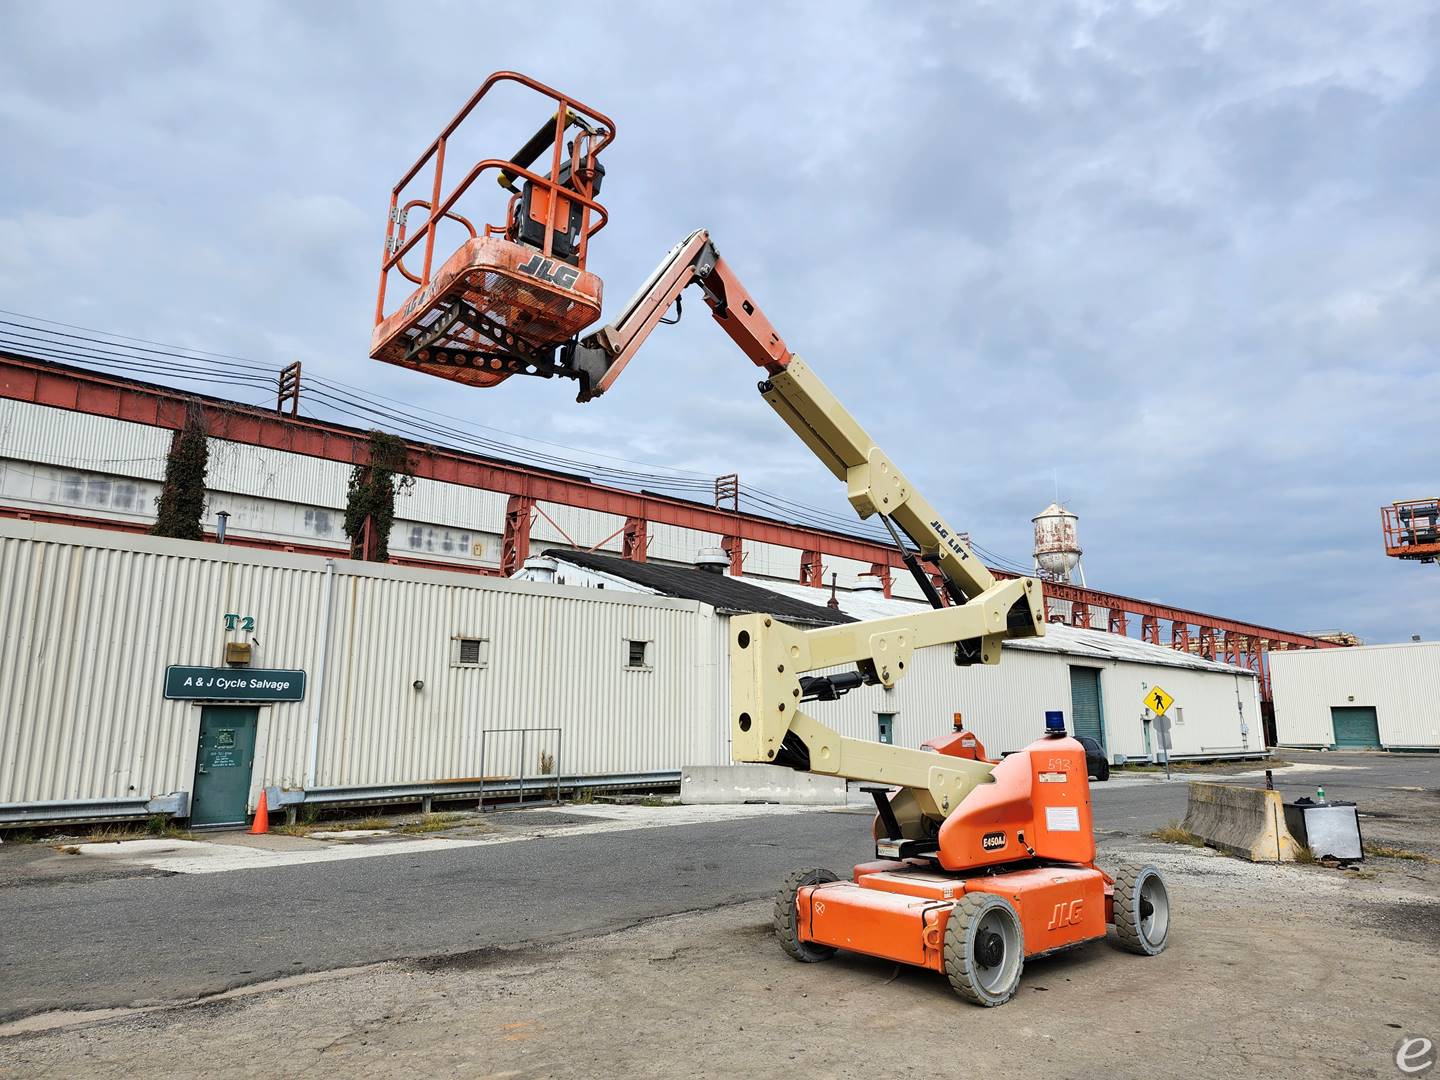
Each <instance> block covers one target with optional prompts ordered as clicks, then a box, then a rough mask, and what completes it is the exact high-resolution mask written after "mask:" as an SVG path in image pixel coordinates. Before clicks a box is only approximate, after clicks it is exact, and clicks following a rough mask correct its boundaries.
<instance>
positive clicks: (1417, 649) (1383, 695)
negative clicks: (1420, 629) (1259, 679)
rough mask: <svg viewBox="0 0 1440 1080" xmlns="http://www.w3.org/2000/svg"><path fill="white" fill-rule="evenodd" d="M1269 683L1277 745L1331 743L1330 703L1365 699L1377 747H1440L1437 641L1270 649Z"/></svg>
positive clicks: (1354, 702) (1439, 656) (1348, 703)
mask: <svg viewBox="0 0 1440 1080" xmlns="http://www.w3.org/2000/svg"><path fill="white" fill-rule="evenodd" d="M1270 681H1271V687H1272V690H1273V692H1274V697H1275V727H1276V734H1277V736H1278V737H1279V740H1280V742H1281V743H1293V744H1315V745H1330V744H1331V743H1333V742H1334V731H1333V728H1332V724H1331V719H1330V709H1331V707H1332V706H1342V707H1343V706H1351V705H1370V706H1373V707H1374V709H1375V715H1376V719H1377V721H1378V724H1379V730H1380V742H1381V744H1382V745H1384V746H1405V747H1410V746H1413V747H1440V708H1437V706H1436V704H1435V703H1436V702H1437V701H1440V642H1435V641H1422V642H1404V643H1400V644H1395V645H1361V646H1356V647H1352V648H1342V649H1302V650H1293V651H1292V650H1282V651H1276V652H1272V653H1270ZM1352 699H1353V700H1352Z"/></svg>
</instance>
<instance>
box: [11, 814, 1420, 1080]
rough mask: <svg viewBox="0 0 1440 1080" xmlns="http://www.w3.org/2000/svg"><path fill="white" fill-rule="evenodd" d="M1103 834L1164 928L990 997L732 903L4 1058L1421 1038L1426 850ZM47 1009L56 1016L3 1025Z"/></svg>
mask: <svg viewBox="0 0 1440 1080" xmlns="http://www.w3.org/2000/svg"><path fill="white" fill-rule="evenodd" d="M1122 854H1123V855H1124V856H1126V857H1128V858H1131V859H1136V860H1141V859H1143V860H1148V861H1152V862H1154V863H1155V864H1156V865H1158V866H1160V867H1161V868H1162V870H1164V871H1165V873H1166V874H1167V876H1168V877H1169V879H1170V882H1171V888H1172V894H1173V896H1174V900H1175V912H1176V916H1175V917H1176V923H1175V926H1174V928H1173V930H1172V936H1171V944H1170V948H1169V949H1168V950H1167V951H1166V952H1165V953H1164V954H1162V955H1161V956H1159V957H1155V958H1140V957H1135V956H1131V955H1128V954H1125V953H1121V952H1119V951H1118V950H1116V949H1114V948H1112V947H1110V946H1109V945H1107V944H1103V943H1095V944H1092V945H1088V946H1084V947H1082V948H1080V949H1077V950H1074V951H1072V952H1070V953H1067V954H1062V955H1060V956H1057V957H1052V958H1048V959H1044V960H1039V961H1035V962H1032V963H1031V964H1030V965H1029V966H1028V967H1027V969H1026V972H1025V977H1024V982H1023V985H1022V989H1021V992H1020V995H1019V996H1018V997H1017V998H1016V999H1015V1000H1014V1001H1012V1002H1011V1003H1010V1004H1008V1005H1005V1006H1003V1007H1001V1008H999V1009H992V1010H986V1009H978V1008H975V1007H972V1006H969V1005H966V1004H965V1003H963V1002H961V1001H960V1000H959V999H958V998H956V997H955V996H954V995H953V994H952V993H951V991H950V989H949V987H948V985H947V984H946V982H945V980H944V979H943V978H942V977H940V976H938V975H934V974H932V973H927V972H923V971H919V970H915V969H910V968H904V967H898V968H897V966H896V965H893V964H888V963H882V962H879V961H874V960H870V959H868V958H863V957H855V956H849V957H847V956H844V955H843V954H842V956H840V957H837V958H836V959H834V960H832V961H830V962H828V963H822V964H814V965H802V964H797V963H794V962H793V961H791V960H789V959H787V958H786V957H785V956H784V955H783V954H781V952H780V950H779V948H778V947H777V946H776V944H775V942H774V939H773V936H772V933H771V929H770V909H769V905H768V904H766V903H754V902H750V903H744V904H739V905H732V906H726V907H722V908H719V909H716V910H712V911H708V912H700V913H695V914H689V915H680V916H673V917H668V918H661V919H653V920H650V921H647V922H643V923H641V924H639V925H637V926H634V927H631V928H629V929H626V930H622V931H619V932H616V933H611V934H607V935H604V936H598V937H590V938H585V939H582V940H578V941H571V942H568V943H554V944H547V945H544V946H538V947H531V948H527V949H524V950H521V951H507V950H502V949H482V950H478V951H476V952H472V953H466V954H460V955H456V956H449V957H446V958H443V959H439V960H434V961H428V962H427V961H416V962H410V963H405V964H395V963H389V964H378V965H374V966H371V967H368V968H364V969H359V970H351V971H347V972H331V973H328V974H326V975H321V976H309V977H304V978H301V979H299V980H293V981H292V982H290V983H288V984H271V985H268V986H266V985H262V986H259V987H248V988H245V989H244V990H241V991H237V992H234V993H233V994H230V995H226V996H221V997H218V998H211V999H207V1000H205V1001H201V1002H198V1003H195V1004H191V1005H188V1006H180V1007H172V1008H164V1009H155V1010H150V1011H140V1012H121V1013H119V1014H117V1015H113V1016H111V1017H110V1018H109V1019H103V1020H90V1021H88V1022H83V1021H82V1020H81V1018H79V1017H65V1016H60V1015H56V1014H48V1015H46V1016H40V1017H31V1018H28V1019H27V1020H26V1021H22V1022H21V1025H20V1027H19V1028H17V1027H15V1026H12V1027H10V1028H9V1029H6V1030H5V1031H0V1075H4V1076H16V1077H20V1076H26V1077H29V1076H99V1077H120V1076H133V1075H136V1074H145V1075H150V1076H202V1075H203V1076H207V1077H225V1076H248V1075H254V1074H256V1072H257V1071H263V1072H265V1073H266V1074H268V1075H279V1076H308V1075H334V1074H340V1075H362V1074H363V1075H367V1076H398V1075H401V1074H407V1075H414V1074H417V1073H421V1074H430V1075H467V1076H496V1077H502V1076H503V1077H548V1076H577V1075H589V1076H599V1077H611V1076H614V1077H669V1076H674V1075H677V1074H680V1073H684V1074H686V1075H690V1076H699V1077H708V1076H738V1075H744V1076H755V1077H770V1076H776V1077H779V1076H784V1077H787V1078H793V1077H796V1076H807V1077H808V1076H819V1077H828V1076H834V1077H852V1076H853V1077H860V1076H864V1077H866V1078H867V1080H868V1078H872V1077H874V1076H877V1075H898V1074H903V1073H904V1072H906V1071H907V1070H911V1069H925V1070H933V1071H935V1072H937V1073H945V1074H953V1073H955V1072H964V1073H974V1072H980V1071H993V1072H994V1073H995V1074H997V1075H998V1074H1003V1075H1007V1076H1022V1077H1023V1076H1045V1077H1051V1078H1053V1077H1092V1076H1096V1075H1102V1074H1103V1075H1106V1076H1113V1077H1130V1076H1135V1077H1140V1076H1144V1077H1194V1076H1200V1075H1204V1076H1237V1077H1238V1076H1247V1077H1248V1076H1253V1075H1257V1074H1261V1075H1265V1076H1273V1077H1291V1076H1293V1077H1303V1078H1304V1080H1315V1078H1316V1077H1352V1076H1355V1077H1360V1076H1366V1077H1368V1076H1395V1075H1398V1073H1397V1072H1396V1069H1395V1065H1394V1063H1393V1057H1394V1052H1395V1048H1396V1046H1397V1045H1398V1043H1399V1041H1400V1039H1401V1038H1402V1036H1404V1035H1406V1034H1409V1033H1412V1032H1413V1033H1419V1034H1426V1035H1429V1036H1430V1037H1431V1038H1435V1037H1437V1036H1440V1030H1437V1029H1440V1013H1437V1010H1436V1007H1435V1002H1434V994H1433V988H1434V986H1435V985H1436V984H1437V981H1440V950H1437V949H1436V947H1435V946H1436V936H1435V935H1436V929H1435V928H1436V926H1437V924H1440V918H1437V915H1440V912H1437V897H1440V872H1437V867H1436V866H1435V865H1432V864H1429V863H1424V862H1418V861H1411V862H1406V861H1403V860H1393V859H1385V860H1374V861H1372V862H1370V863H1368V864H1367V869H1366V873H1374V874H1375V875H1376V876H1374V877H1364V878H1360V877H1354V876H1347V875H1346V874H1345V872H1344V871H1341V870H1333V869H1326V868H1322V867H1312V866H1283V867H1275V866H1263V865H1252V864H1249V863H1244V862H1240V861H1237V860H1234V859H1230V858H1226V857H1224V856H1220V855H1216V854H1214V853H1212V852H1208V851H1204V850H1198V851H1197V850H1194V849H1189V848H1174V847H1164V846H1161V845H1158V844H1149V843H1138V844H1137V843H1135V842H1128V843H1125V844H1108V843H1107V844H1106V845H1104V850H1103V851H1102V858H1101V862H1102V865H1105V864H1107V863H1108V864H1111V865H1113V862H1114V859H1115V858H1116V857H1117V856H1118V855H1122ZM41 1024H57V1025H60V1026H56V1027H52V1028H50V1029H49V1030H30V1031H24V1030H21V1028H23V1027H25V1026H29V1027H32V1028H33V1027H35V1026H37V1025H41ZM7 1031H8V1034H7V1033H6V1032H7ZM262 1062H263V1063H264V1064H263V1069H261V1068H260V1067H259V1063H262Z"/></svg>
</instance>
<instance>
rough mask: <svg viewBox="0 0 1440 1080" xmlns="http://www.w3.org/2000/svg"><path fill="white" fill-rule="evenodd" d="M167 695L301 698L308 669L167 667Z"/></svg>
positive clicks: (205, 698) (187, 698)
mask: <svg viewBox="0 0 1440 1080" xmlns="http://www.w3.org/2000/svg"><path fill="white" fill-rule="evenodd" d="M165 696H166V697H167V698H171V699H178V700H181V701H300V700H301V699H303V698H304V697H305V672H303V671H285V670H280V669H264V668H213V667H181V666H180V665H178V664H172V665H171V666H170V667H167V668H166V669H165Z"/></svg>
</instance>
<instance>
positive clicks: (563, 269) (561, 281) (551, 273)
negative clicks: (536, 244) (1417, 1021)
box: [515, 255, 580, 289]
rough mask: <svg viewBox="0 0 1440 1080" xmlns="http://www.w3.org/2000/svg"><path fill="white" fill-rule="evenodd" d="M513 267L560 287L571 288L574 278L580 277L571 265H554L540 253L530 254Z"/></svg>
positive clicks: (578, 272)
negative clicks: (525, 260)
mask: <svg viewBox="0 0 1440 1080" xmlns="http://www.w3.org/2000/svg"><path fill="white" fill-rule="evenodd" d="M515 269H517V270H519V271H520V273H522V274H529V275H530V276H531V277H533V278H539V279H540V280H541V281H548V282H550V283H551V284H552V285H559V286H560V288H562V289H573V288H574V287H575V282H576V280H577V279H578V278H579V277H580V271H579V270H576V269H575V267H573V266H564V265H556V264H555V263H554V262H551V261H550V260H549V259H547V258H545V257H544V256H541V255H532V256H531V258H530V261H529V262H527V263H521V264H520V265H519V266H517V267H516V268H515Z"/></svg>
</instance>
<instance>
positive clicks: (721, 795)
mask: <svg viewBox="0 0 1440 1080" xmlns="http://www.w3.org/2000/svg"><path fill="white" fill-rule="evenodd" d="M680 801H681V802H682V803H691V804H695V805H707V804H709V805H714V804H720V803H782V804H785V805H789V806H844V805H845V781H844V780H837V779H836V778H835V777H833V776H819V775H817V774H815V773H803V772H796V771H795V770H794V769H784V768H781V767H780V766H778V765H692V766H687V767H686V768H684V769H681V770H680Z"/></svg>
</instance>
